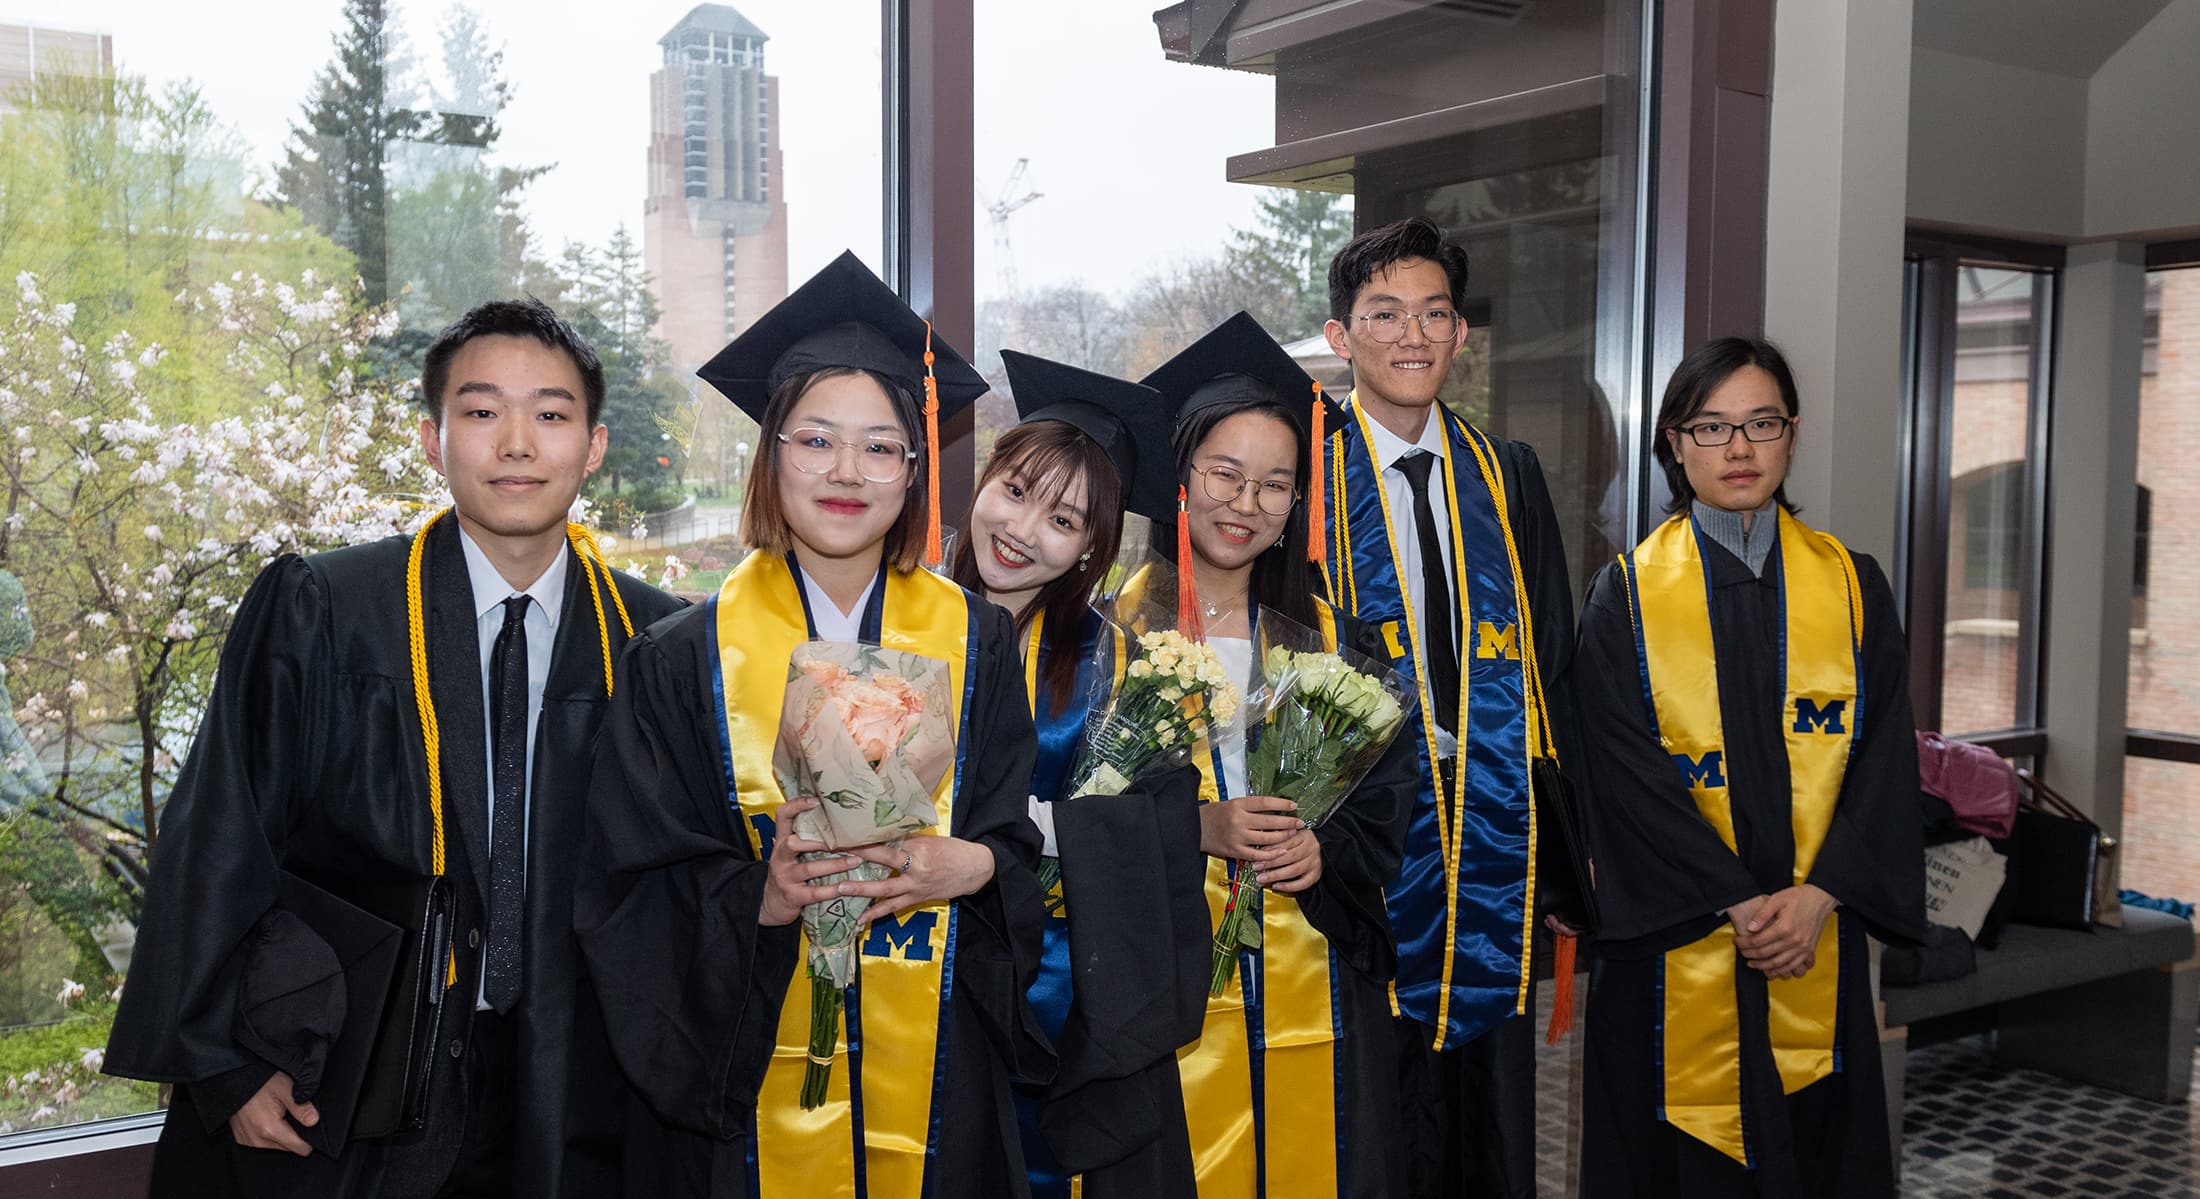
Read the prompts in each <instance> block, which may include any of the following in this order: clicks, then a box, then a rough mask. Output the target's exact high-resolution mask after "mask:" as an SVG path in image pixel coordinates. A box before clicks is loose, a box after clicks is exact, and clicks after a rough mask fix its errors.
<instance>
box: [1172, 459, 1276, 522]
mask: <svg viewBox="0 0 2200 1199" xmlns="http://www.w3.org/2000/svg"><path fill="white" fill-rule="evenodd" d="M1192 473H1193V474H1195V475H1198V476H1199V477H1200V479H1201V480H1202V484H1201V485H1202V486H1203V487H1205V488H1206V490H1207V498H1208V499H1210V500H1213V501H1214V502H1216V503H1218V504H1234V503H1236V502H1237V498H1238V497H1239V496H1241V495H1244V494H1245V485H1246V484H1247V483H1251V482H1252V480H1251V479H1248V478H1246V477H1245V476H1244V475H1242V474H1240V473H1238V472H1237V471H1234V470H1232V469H1230V468H1229V467H1227V466H1210V467H1207V468H1206V469H1204V470H1202V469H1201V468H1199V467H1196V466H1195V467H1193V468H1192ZM1298 499H1299V492H1298V488H1296V487H1293V486H1291V485H1290V484H1289V483H1285V482H1283V481H1281V480H1278V479H1270V480H1268V481H1266V482H1264V483H1257V484H1254V488H1253V502H1254V503H1256V504H1258V505H1260V510H1261V511H1263V512H1266V513H1267V514H1268V515H1270V516H1283V515H1285V514H1287V513H1289V512H1290V511H1291V505H1293V504H1295V503H1297V502H1298Z"/></svg>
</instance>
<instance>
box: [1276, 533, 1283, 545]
mask: <svg viewBox="0 0 2200 1199" xmlns="http://www.w3.org/2000/svg"><path fill="white" fill-rule="evenodd" d="M1276 544H1277V545H1282V544H1283V534H1281V533H1278V534H1276Z"/></svg>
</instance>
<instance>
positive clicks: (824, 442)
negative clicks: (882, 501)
mask: <svg viewBox="0 0 2200 1199" xmlns="http://www.w3.org/2000/svg"><path fill="white" fill-rule="evenodd" d="M773 436H775V437H777V438H779V444H781V445H783V446H785V447H787V448H786V449H785V450H784V451H783V452H784V453H785V454H786V455H787V465H789V466H792V467H794V468H795V469H796V470H798V471H801V472H802V473H803V474H806V475H823V474H830V473H832V470H833V467H835V466H837V465H839V463H840V452H841V451H842V450H844V449H853V450H854V451H855V452H856V473H857V474H859V475H862V476H863V481H864V482H866V483H899V482H901V481H902V479H903V478H905V477H907V476H908V474H909V464H910V463H911V462H914V461H916V459H917V452H916V451H915V450H912V449H910V448H909V447H908V446H907V445H906V444H904V443H902V442H900V441H896V440H895V439H893V438H891V437H861V438H857V439H856V440H853V441H849V440H846V439H843V438H841V437H838V436H835V435H834V434H832V433H830V432H828V431H826V430H824V429H795V430H793V431H791V432H787V433H777V434H774V435H773Z"/></svg>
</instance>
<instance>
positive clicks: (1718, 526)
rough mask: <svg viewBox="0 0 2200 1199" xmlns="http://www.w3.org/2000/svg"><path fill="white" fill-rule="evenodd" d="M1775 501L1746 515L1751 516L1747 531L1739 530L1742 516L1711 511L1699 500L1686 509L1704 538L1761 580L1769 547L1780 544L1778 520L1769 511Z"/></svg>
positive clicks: (1720, 509) (1769, 551)
mask: <svg viewBox="0 0 2200 1199" xmlns="http://www.w3.org/2000/svg"><path fill="white" fill-rule="evenodd" d="M1776 502H1777V501H1769V500H1768V501H1766V503H1765V506H1764V507H1762V508H1759V509H1757V511H1756V512H1754V513H1748V514H1746V515H1751V516H1754V517H1755V519H1753V520H1751V521H1750V522H1749V531H1748V532H1743V531H1742V517H1743V516H1744V515H1745V513H1741V512H1729V511H1727V510H1726V509H1724V508H1714V507H1712V506H1711V505H1709V504H1706V503H1704V502H1703V501H1702V500H1695V501H1692V502H1691V503H1690V504H1689V510H1690V512H1691V513H1692V514H1693V515H1694V516H1695V518H1696V527H1697V528H1699V529H1702V530H1703V531H1704V535H1705V536H1707V537H1709V538H1711V540H1713V541H1716V542H1718V543H1719V544H1720V545H1721V546H1723V547H1725V549H1726V551H1727V552H1728V553H1730V554H1733V555H1734V556H1735V557H1737V558H1740V559H1741V560H1742V565H1744V566H1747V567H1749V573H1751V574H1753V575H1756V576H1757V577H1758V578H1760V579H1761V578H1764V577H1765V560H1766V559H1768V558H1770V557H1771V556H1772V547H1773V546H1775V545H1777V544H1779V541H1780V521H1779V518H1778V517H1776V516H1774V515H1773V512H1772V508H1773V504H1774V503H1776Z"/></svg>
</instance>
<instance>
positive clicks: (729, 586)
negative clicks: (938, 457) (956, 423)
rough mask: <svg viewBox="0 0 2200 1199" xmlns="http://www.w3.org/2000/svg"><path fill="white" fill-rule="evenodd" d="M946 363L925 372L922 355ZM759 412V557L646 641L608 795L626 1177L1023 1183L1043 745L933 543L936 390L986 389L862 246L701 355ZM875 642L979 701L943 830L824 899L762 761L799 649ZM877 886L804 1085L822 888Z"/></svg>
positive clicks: (609, 942) (957, 1188)
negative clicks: (856, 971) (817, 1080)
mask: <svg viewBox="0 0 2200 1199" xmlns="http://www.w3.org/2000/svg"><path fill="white" fill-rule="evenodd" d="M928 356H929V357H930V358H931V359H933V360H934V361H933V362H932V364H931V370H932V371H933V372H935V373H936V379H934V380H928V379H927V377H926V376H927V361H926V359H927V357H928ZM701 374H702V376H703V378H704V380H705V381H707V382H709V383H711V384H712V385H713V386H715V387H716V388H718V390H719V391H721V392H723V393H724V394H725V395H726V396H727V398H729V399H731V400H732V401H733V402H734V403H735V404H737V405H739V406H740V407H741V409H742V410H743V411H745V412H747V413H749V414H750V415H751V416H754V417H755V418H756V419H757V421H758V423H759V424H760V425H761V426H762V429H761V434H760V437H761V449H760V452H759V453H758V454H757V461H756V465H755V468H754V473H753V475H752V476H751V478H750V483H749V494H748V498H747V501H746V503H745V505H744V507H743V510H742V531H743V535H744V539H745V540H746V541H747V542H748V543H749V544H750V545H751V546H752V547H753V550H752V552H751V553H750V554H749V556H748V557H747V558H745V559H744V560H743V561H742V562H741V564H740V565H739V566H738V567H736V568H735V569H734V570H733V572H732V573H731V574H730V575H728V576H727V578H726V581H725V584H724V586H723V587H722V588H720V590H719V591H718V593H717V594H716V595H715V596H714V597H712V598H711V599H710V600H709V601H708V602H706V603H704V604H702V605H700V606H698V607H696V608H693V609H690V610H689V611H688V612H686V613H683V614H681V617H680V618H679V619H675V620H668V621H664V622H662V623H659V624H657V625H655V626H653V627H652V628H650V629H648V630H646V631H645V632H644V633H643V634H641V635H640V636H638V637H637V638H636V639H635V642H634V644H633V646H632V647H631V648H630V650H629V651H628V653H627V654H626V656H625V659H624V660H623V662H622V665H621V671H622V674H621V676H620V681H619V689H618V699H617V704H616V705H615V707H614V709H613V712H612V715H611V718H610V720H609V721H608V723H607V725H606V737H605V740H604V745H603V749H602V751H601V756H600V760H599V764H598V768H597V772H596V779H595V785H594V789H593V794H592V796H591V817H592V820H591V829H590V838H589V845H588V847H587V852H588V854H589V858H588V860H587V861H586V862H584V869H583V871H582V880H581V887H580V892H579V894H578V896H577V901H576V911H575V923H576V926H577V929H578V932H579V935H580V940H581V945H582V948H583V950H584V952H585V953H586V955H587V957H588V960H589V963H590V965H591V967H592V968H593V971H594V975H595V980H596V984H597V991H598V993H599V995H600V996H601V997H602V1000H603V1007H604V1011H605V1013H606V1015H607V1023H608V1025H609V1027H610V1030H611V1040H612V1045H613V1047H614V1049H615V1050H616V1051H617V1052H618V1056H619V1063H620V1065H621V1066H622V1067H623V1068H624V1069H625V1071H626V1073H627V1075H628V1077H629V1078H630V1079H631V1080H632V1081H633V1083H634V1086H635V1089H636V1090H637V1091H639V1092H640V1094H641V1095H642V1096H643V1097H644V1098H645V1099H646V1100H647V1101H648V1105H649V1110H650V1113H651V1115H650V1118H647V1119H643V1120H640V1121H638V1125H639V1131H638V1134H637V1135H638V1138H639V1139H641V1140H644V1141H645V1142H647V1143H648V1147H647V1148H646V1149H636V1150H633V1151H631V1152H630V1156H629V1160H630V1162H631V1163H633V1164H634V1165H635V1166H637V1167H639V1168H638V1169H637V1170H636V1171H635V1172H634V1174H633V1176H632V1178H631V1180H630V1182H629V1193H633V1194H645V1195H648V1196H651V1199H663V1197H669V1196H686V1195H712V1196H720V1197H723V1196H747V1195H772V1196H778V1195H803V1194H818V1195H824V1194H869V1195H872V1196H874V1197H877V1199H888V1197H894V1199H915V1197H917V1196H948V1195H973V1194H983V1195H1015V1196H1020V1195H1022V1194H1024V1193H1025V1183H1024V1170H1023V1163H1022V1155H1021V1154H1020V1153H1019V1152H1018V1145H1019V1141H1018V1138H1017V1135H1016V1117H1015V1111H1014V1109H1013V1107H1012V1105H1011V1103H1010V1102H1009V1097H1008V1096H1009V1080H1010V1078H1011V1077H1012V1076H1014V1075H1020V1074H1032V1075H1036V1076H1038V1077H1041V1078H1043V1077H1044V1076H1045V1075H1046V1074H1047V1073H1048V1072H1049V1071H1050V1070H1051V1067H1052V1062H1051V1056H1050V1054H1049V1051H1048V1048H1047V1046H1046V1045H1045V1042H1044V1041H1043V1040H1042V1039H1040V1037H1039V1035H1038V1033H1037V1031H1036V1028H1035V1027H1034V1025H1033V1022H1032V1020H1031V1017H1030V1009H1029V1006H1028V1004H1027V1002H1026V1000H1025V989H1026V988H1027V987H1028V986H1029V985H1030V983H1031V979H1032V976H1033V973H1034V971H1035V970H1036V964H1037V960H1038V955H1039V946H1040V919H1041V910H1042V909H1041V900H1040V897H1039V894H1038V881H1037V878H1036V876H1035V875H1034V873H1033V872H1034V869H1035V868H1036V866H1037V864H1038V856H1039V835H1038V832H1037V830H1035V829H1034V828H1033V827H1032V824H1031V820H1030V818H1029V817H1028V816H1027V815H1026V813H1025V796H1026V795H1027V793H1028V790H1027V784H1028V782H1029V781H1030V777H1031V764H1032V758H1033V742H1032V734H1031V713H1030V707H1029V704H1028V702H1027V700H1026V699H1025V696H1024V686H1023V672H1022V670H1021V669H1020V667H1019V666H1018V664H1017V660H1016V646H1015V641H1014V638H1013V635H1012V634H1011V631H1010V628H1009V621H1008V617H1007V616H1006V615H1005V614H1004V613H1002V612H1001V611H1000V610H999V609H997V608H995V607H993V606H992V605H990V604H987V603H985V602H983V601H982V600H979V599H977V598H976V597H975V596H971V595H969V594H968V593H967V592H965V591H963V589H962V588H960V587H957V586H955V585H954V584H953V583H950V582H948V581H947V580H946V579H944V578H942V577H940V576H939V575H937V574H933V573H931V572H929V571H926V570H924V569H922V568H921V567H920V565H919V562H920V559H921V558H922V557H923V556H924V554H925V552H926V542H927V540H928V538H927V536H926V533H927V524H928V518H927V512H926V508H927V495H928V490H929V487H930V485H931V483H932V479H931V478H930V473H929V470H928V464H927V452H926V451H927V446H926V442H925V438H926V436H927V424H928V423H930V422H928V421H927V420H926V419H925V417H924V415H923V411H922V408H921V407H920V404H921V403H922V400H921V399H920V397H923V396H924V395H925V394H926V391H927V385H928V383H931V384H933V385H935V386H936V388H937V395H938V411H939V412H940V413H943V414H944V413H948V412H952V411H953V410H955V409H957V408H960V407H962V406H963V405H966V404H968V403H969V402H971V401H972V400H973V399H975V398H976V397H977V396H978V395H979V394H980V393H982V392H983V391H984V389H985V384H984V381H983V380H982V379H980V378H979V377H978V375H977V372H975V371H973V370H971V369H970V367H969V366H968V364H966V363H965V362H964V361H963V360H962V359H961V358H960V357H959V356H957V355H956V354H955V352H954V351H953V350H952V349H951V348H950V347H948V346H947V345H946V343H945V342H944V341H942V340H941V339H940V338H938V337H937V336H933V335H931V333H930V330H929V329H928V328H927V326H926V325H925V324H924V322H923V321H921V320H919V319H918V318H917V316H916V315H915V314H914V313H912V312H910V311H909V309H908V308H907V307H906V306H905V305H903V304H902V302H901V301H900V299H899V298H897V297H896V296H895V295H894V293H893V292H892V291H890V290H888V289H887V287H886V286H885V284H883V283H881V282H879V281H878V279H877V278H875V277H874V276H872V275H871V273H870V272H869V271H868V270H866V269H865V268H864V266H863V265H862V263H860V262H859V261H857V260H856V258H855V257H854V256H853V255H843V256H842V257H841V258H840V259H838V260H837V261H835V262H834V263H833V264H832V265H831V266H829V267H827V268H826V269H825V270H824V271H823V272H821V273H820V274H819V275H818V276H817V277H815V278H813V279H812V280H810V281H809V282H808V283H806V284H804V285H803V286H802V287H801V288H800V289H798V290H797V291H796V292H795V293H794V294H792V295H790V296H788V297H787V298H786V300H784V301H782V302H781V303H780V304H779V306H778V307H776V308H774V309H772V310H771V311H770V312H768V313H766V314H765V315H763V316H762V317H760V318H758V319H757V322H756V323H755V325H753V326H751V327H750V328H749V330H748V331H747V332H745V333H743V334H742V335H741V336H740V337H739V338H737V339H735V340H734V342H733V343H732V344H731V345H729V346H727V347H726V349H725V350H724V351H722V352H721V353H720V354H719V355H718V356H717V357H716V358H714V359H713V360H712V361H711V362H710V363H709V364H708V365H706V366H705V367H704V368H703V370H702V372H701ZM813 639H818V640H828V641H868V642H874V643H880V644H885V645H887V646H889V647H890V648H895V649H900V650H907V651H913V652H916V653H920V654H924V655H926V656H930V657H933V658H937V659H940V660H942V661H945V662H947V663H948V664H949V665H950V667H951V670H952V678H953V684H954V686H953V692H954V694H955V695H956V696H957V697H958V700H959V702H960V708H959V710H958V711H957V712H956V713H955V728H956V751H955V760H954V763H953V765H952V767H951V768H950V769H949V771H948V773H947V776H946V778H945V779H944V780H943V781H942V783H941V785H940V789H939V792H938V793H937V794H936V796H935V798H936V800H937V802H938V803H939V807H940V823H939V825H938V827H937V828H936V830H933V833H935V834H936V835H923V834H920V835H913V836H910V837H909V838H907V839H906V841H905V842H904V844H903V845H902V846H901V847H899V848H895V847H891V846H884V845H881V846H871V847H867V848H863V849H857V850H853V851H850V852H851V853H852V854H853V855H854V856H857V857H860V858H863V859H865V860H868V861H871V862H875V863H878V864H880V865H884V866H887V867H889V868H891V870H892V871H893V873H892V875H891V877H889V878H887V879H885V880H883V881H877V882H844V883H838V884H830V885H828V887H827V888H826V889H822V890H821V889H820V888H818V887H814V886H812V885H811V880H812V879H814V878H817V877H820V876H821V875H823V874H826V873H832V872H837V871H839V870H844V869H846V867H847V865H848V863H847V862H846V861H845V860H838V859H833V858H826V859H822V860H818V861H811V862H805V861H802V860H801V859H800V855H801V854H802V853H804V852H817V851H822V850H823V849H824V846H823V845H822V844H820V843H816V842H811V841H808V840H805V839H802V838H800V837H797V836H795V835H794V834H793V832H792V828H793V826H792V824H791V823H790V821H791V819H792V818H793V817H794V816H795V815H796V814H797V813H799V812H801V811H804V810H806V809H808V808H811V807H814V806H815V805H816V804H817V802H818V801H817V799H815V798H813V797H808V796H791V795H785V794H782V793H781V791H780V788H779V784H778V783H777V782H776V781H775V779H774V778H773V774H772V769H771V762H772V755H773V743H774V742H775V741H776V739H777V737H778V734H779V721H780V709H781V706H782V699H783V696H784V693H785V687H786V677H787V662H788V655H789V652H790V651H791V650H792V649H793V648H794V647H795V646H796V645H798V644H800V643H802V642H804V641H809V640H813ZM832 887H837V888H838V893H839V894H850V895H865V896H868V897H870V898H871V900H872V904H871V906H870V907H869V908H868V909H867V910H866V911H865V912H864V915H863V919H864V921H865V927H864V928H863V929H862V930H861V931H860V932H859V934H858V936H859V937H860V938H861V950H860V955H861V965H862V972H861V976H860V979H859V981H858V982H857V983H856V984H855V985H854V986H853V987H852V988H851V989H850V991H849V992H848V998H847V1006H846V1022H845V1026H844V1028H845V1032H846V1042H847V1045H848V1047H849V1048H848V1051H847V1052H845V1053H836V1055H835V1058H836V1060H834V1061H833V1062H832V1065H831V1068H832V1072H833V1073H832V1080H831V1085H830V1088H829V1090H828V1094H827V1099H826V1101H825V1103H824V1104H823V1106H821V1107H818V1108H816V1109H815V1110H804V1109H803V1108H802V1106H801V1104H800V1102H799V1093H800V1091H801V1087H802V1080H803V1075H804V1073H805V1070H806V1067H807V1066H808V1064H809V1058H808V1053H809V1026H810V1020H811V1012H810V1007H811V988H810V987H809V986H808V985H807V984H806V983H805V982H804V981H802V980H801V979H800V978H799V976H798V971H801V970H802V969H803V964H804V952H803V937H802V932H801V925H800V916H801V911H802V908H803V906H804V905H805V904H807V903H809V902H811V901H812V900H815V899H821V898H828V897H830V896H831V895H832V894H833V893H834V891H833V890H831V889H830V888H832Z"/></svg>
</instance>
